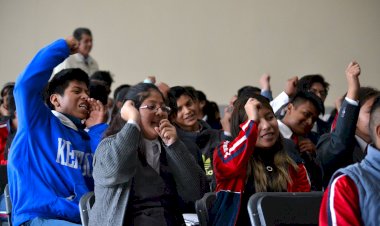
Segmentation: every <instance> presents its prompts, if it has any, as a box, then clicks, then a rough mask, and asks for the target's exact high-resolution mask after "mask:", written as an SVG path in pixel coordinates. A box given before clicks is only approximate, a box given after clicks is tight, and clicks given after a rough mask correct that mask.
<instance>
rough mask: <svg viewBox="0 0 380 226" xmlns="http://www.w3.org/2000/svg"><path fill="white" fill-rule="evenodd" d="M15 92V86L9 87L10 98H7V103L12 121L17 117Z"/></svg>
mask: <svg viewBox="0 0 380 226" xmlns="http://www.w3.org/2000/svg"><path fill="white" fill-rule="evenodd" d="M13 90H14V86H9V89H8V96H7V103H8V106H7V109H8V112H9V115H10V117H11V118H12V119H13V118H14V117H15V112H16V103H15V97H14V96H13Z"/></svg>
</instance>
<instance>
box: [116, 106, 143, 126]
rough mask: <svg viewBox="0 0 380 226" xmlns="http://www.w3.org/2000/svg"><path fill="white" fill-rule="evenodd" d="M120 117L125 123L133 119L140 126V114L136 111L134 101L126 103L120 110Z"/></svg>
mask: <svg viewBox="0 0 380 226" xmlns="http://www.w3.org/2000/svg"><path fill="white" fill-rule="evenodd" d="M120 115H121V118H122V119H123V120H124V121H128V120H130V119H131V120H133V121H135V122H136V123H138V124H140V112H139V111H138V110H137V109H136V107H135V103H134V102H133V101H132V100H127V101H125V103H124V105H123V106H122V107H121V109H120Z"/></svg>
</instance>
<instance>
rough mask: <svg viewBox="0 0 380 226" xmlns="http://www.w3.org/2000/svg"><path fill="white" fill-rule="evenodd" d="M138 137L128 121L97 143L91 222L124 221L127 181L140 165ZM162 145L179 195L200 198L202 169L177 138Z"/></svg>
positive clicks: (114, 222) (113, 224)
mask: <svg viewBox="0 0 380 226" xmlns="http://www.w3.org/2000/svg"><path fill="white" fill-rule="evenodd" d="M141 140H142V135H141V133H140V131H139V130H138V129H137V127H136V126H135V125H133V124H129V123H127V124H125V126H124V127H123V128H122V130H121V131H120V132H118V133H117V134H115V135H113V136H110V137H107V138H105V139H104V140H103V141H102V142H101V143H100V144H99V146H98V148H97V150H96V153H95V156H94V163H93V164H94V170H93V177H94V180H95V204H94V206H93V207H92V209H91V211H90V213H89V215H90V220H89V225H90V226H91V225H94V226H95V225H96V226H98V225H109V226H111V225H112V226H118V225H120V226H122V225H123V222H124V216H125V213H126V208H127V203H128V196H129V190H130V184H131V183H130V182H131V180H132V179H133V177H134V175H135V174H136V170H137V169H141V167H137V166H138V164H142V163H141V161H140V160H139V159H138V151H137V150H138V149H139V147H141ZM164 147H165V150H166V155H167V156H166V157H167V161H168V165H169V167H170V170H171V173H172V175H173V178H174V180H175V183H176V186H177V187H176V188H177V191H178V194H179V196H180V198H181V199H182V200H183V201H185V202H191V201H195V200H197V199H200V198H201V197H202V195H203V191H202V190H203V189H202V188H201V187H202V184H203V183H202V175H204V172H203V171H202V169H201V168H200V167H199V165H198V164H197V163H196V161H195V159H194V158H193V156H191V154H190V153H189V151H188V150H187V149H186V147H185V146H184V144H183V143H182V142H181V141H180V140H177V141H176V142H175V143H173V144H172V145H170V146H169V147H167V146H165V145H164ZM147 183H149V182H148V181H147Z"/></svg>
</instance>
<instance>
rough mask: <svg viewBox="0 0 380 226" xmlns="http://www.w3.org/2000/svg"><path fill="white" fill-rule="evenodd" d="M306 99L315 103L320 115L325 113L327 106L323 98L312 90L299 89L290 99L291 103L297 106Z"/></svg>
mask: <svg viewBox="0 0 380 226" xmlns="http://www.w3.org/2000/svg"><path fill="white" fill-rule="evenodd" d="M306 101H310V102H311V103H312V104H313V105H314V107H315V108H316V109H317V111H318V115H319V114H325V107H324V105H323V102H322V100H321V98H319V97H318V96H317V95H315V94H314V93H312V92H304V91H299V92H297V93H296V95H294V97H293V98H292V99H291V100H290V103H291V104H293V105H294V106H295V107H297V106H298V105H300V104H301V103H304V102H306Z"/></svg>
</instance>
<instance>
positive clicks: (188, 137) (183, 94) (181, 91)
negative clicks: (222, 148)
mask: <svg viewBox="0 0 380 226" xmlns="http://www.w3.org/2000/svg"><path fill="white" fill-rule="evenodd" d="M168 99H169V106H170V108H171V109H172V111H171V113H170V116H169V118H170V120H171V122H173V124H174V125H175V127H176V129H177V133H178V137H179V138H180V139H181V140H182V141H183V142H184V143H185V144H186V146H187V147H189V151H190V152H191V153H192V154H193V155H194V157H195V158H196V159H197V161H198V164H199V165H202V166H203V165H204V167H202V168H204V169H205V171H206V175H207V176H208V177H209V180H210V181H212V180H213V170H212V159H211V158H212V155H213V151H214V149H215V148H216V147H217V146H218V145H219V143H220V142H221V141H222V140H226V139H229V138H228V136H226V135H225V134H224V133H223V131H222V130H215V129H212V128H211V127H210V126H209V125H208V124H207V123H206V122H205V121H203V120H199V119H198V113H197V112H198V108H197V107H196V103H195V100H196V98H195V96H194V95H193V94H192V93H191V92H189V91H188V90H187V89H185V88H184V87H181V86H174V87H171V88H170V90H169V93H168ZM211 186H214V184H211Z"/></svg>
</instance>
